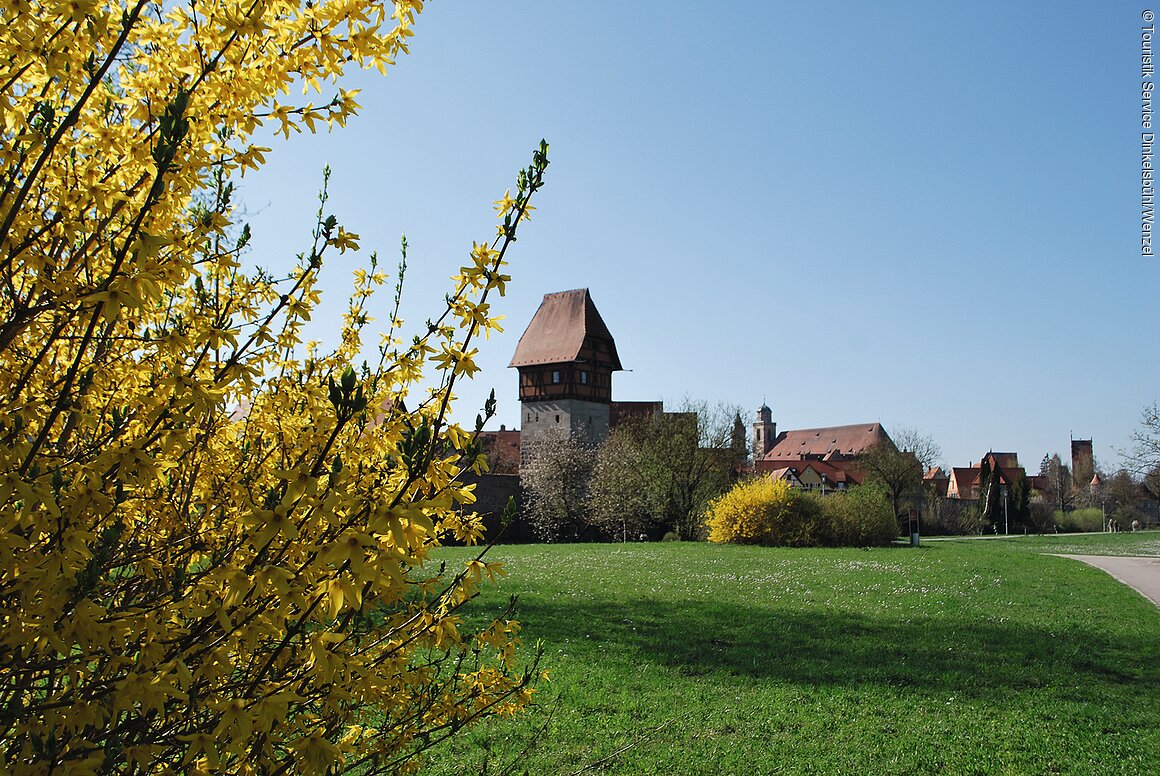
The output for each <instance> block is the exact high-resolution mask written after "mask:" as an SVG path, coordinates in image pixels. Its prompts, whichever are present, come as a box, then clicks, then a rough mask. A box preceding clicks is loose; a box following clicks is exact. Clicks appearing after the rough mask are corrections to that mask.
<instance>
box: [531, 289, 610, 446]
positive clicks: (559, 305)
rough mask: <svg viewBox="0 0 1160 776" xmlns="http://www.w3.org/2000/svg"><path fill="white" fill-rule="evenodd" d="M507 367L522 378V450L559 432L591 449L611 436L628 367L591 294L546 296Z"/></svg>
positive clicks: (564, 293) (578, 291)
mask: <svg viewBox="0 0 1160 776" xmlns="http://www.w3.org/2000/svg"><path fill="white" fill-rule="evenodd" d="M508 366H509V367H515V368H516V369H518V370H519V372H520V402H521V414H522V415H523V418H522V421H523V422H522V424H521V430H520V442H521V448H523V449H527V443H528V442H534V440H535V439H536V438H537V437H541V436H543V435H544V434H547V433H551V432H554V431H558V432H562V433H565V434H569V435H571V436H572V437H574V438H577V439H580V440H583V441H584V442H587V443H589V444H592V445H597V444H600V443H601V442H603V441H604V439H605V438H606V437H607V436H608V421H609V408H610V405H611V403H612V373H613V372H619V371H621V370H622V369H623V367H621V365H620V358H619V356H617V354H616V342H615V341H614V340H613V339H612V334H611V333H609V331H608V327H607V326H606V325H605V324H604V320H603V319H602V318H601V317H600V313H599V312H598V311H597V310H596V305H595V304H593V303H592V297H591V296H590V295H589V294H588V289H587V288H580V289H577V290H575V291H560V292H558V293H554V294H545V295H544V301H542V302H541V303H540V308H539V309H538V310H536V314H535V315H534V316H532V321H531V323H529V324H528V328H527V329H526V330H525V331H524V334H523V336H522V337H520V341H519V344H518V345H516V352H515V355H514V356H512V360H511V363H510V364H508Z"/></svg>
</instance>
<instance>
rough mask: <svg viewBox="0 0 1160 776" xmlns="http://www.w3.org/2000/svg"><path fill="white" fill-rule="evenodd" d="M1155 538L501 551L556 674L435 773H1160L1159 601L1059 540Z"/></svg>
mask: <svg viewBox="0 0 1160 776" xmlns="http://www.w3.org/2000/svg"><path fill="white" fill-rule="evenodd" d="M1155 536H1156V535H1155V534H1143V535H1137V536H1131V535H1129V534H1120V535H1119V536H1098V535H1097V536H1093V537H1083V538H1074V537H1060V538H1044V539H1037V538H1033V539H1023V538H1019V539H1011V540H988V541H975V542H971V541H952V542H938V543H930V544H928V545H924V546H923V547H921V548H918V549H911V548H901V547H899V548H890V549H882V550H792V549H765V548H750V547H718V546H710V545H705V544H637V545H632V544H630V545H626V546H621V545H572V546H528V547H503V548H497V549H496V550H495V551H494V557H493V559H502V560H505V561H507V564H508V568H509V571H510V577H509V578H508V580H506V581H505V582H504V584H503V585H502V587H501V589H500V590H499V591H498V592H496V593H493V594H489V595H488V596H487V597H486V599H485V600H483V601H480V602H479V603H480V605H481V607H483V606H486V605H489V604H490V605H496V604H497V603H498V602H499V601H500V600H506V596H508V595H510V594H512V593H516V594H518V595H519V596H520V614H519V617H520V620H521V621H522V622H523V623H524V625H525V630H524V636H525V638H526V640H527V641H528V642H535V641H536V640H541V641H542V643H543V646H544V650H545V663H546V665H547V666H548V668H549V669H550V670H551V672H552V677H553V680H552V682H551V684H550V685H547V686H545V687H543V692H542V694H541V696H540V697H541V706H540V707H539V708H538V709H535V710H533V711H532V712H530V713H528V714H525V715H523V716H521V717H520V718H518V719H517V720H514V721H510V722H503V723H500V724H497V725H494V726H486V727H481V728H478V729H476V730H473V731H471V732H470V733H468V734H467V735H465V736H463V737H461V738H460V739H458V740H457V741H455V742H453V743H452V744H451V745H450V746H448V747H446V748H445V749H443V750H442V751H441V752H440V753H439V754H438V755H437V756H436V758H435V760H434V761H433V762H432V763H431V764H430V766H429V767H428V768H427V769H426V770H425V772H426V773H430V774H449V773H479V772H480V771H481V760H482V759H484V758H485V757H486V758H488V760H489V762H490V764H491V768H490V770H489V772H495V773H501V772H511V768H510V765H509V761H510V760H512V759H513V758H515V757H517V755H519V754H520V750H521V749H522V747H524V746H525V745H526V744H527V743H528V742H529V741H530V740H533V739H534V740H535V742H536V745H535V747H534V748H533V749H532V750H531V752H530V753H529V754H527V755H526V756H520V757H519V758H518V762H519V772H523V769H524V768H526V769H527V771H528V772H530V773H533V774H554V773H573V772H577V771H578V770H579V769H581V768H582V767H583V766H585V765H589V764H592V763H600V764H599V765H597V766H596V767H593V768H591V769H588V770H585V771H584V772H585V773H683V774H688V773H851V774H854V773H866V772H872V773H898V772H925V773H933V772H939V771H950V772H955V773H1061V772H1062V773H1070V772H1083V773H1125V774H1136V773H1155V772H1160V725H1158V723H1160V719H1158V718H1157V717H1158V715H1160V610H1158V609H1157V608H1156V607H1155V606H1153V605H1152V604H1151V603H1149V602H1148V601H1146V600H1144V599H1143V598H1141V597H1140V596H1139V595H1137V594H1136V593H1135V592H1133V591H1131V590H1129V589H1126V588H1124V587H1123V586H1122V585H1120V584H1119V583H1117V582H1115V581H1114V580H1112V579H1111V578H1110V577H1108V576H1107V575H1105V574H1104V573H1103V572H1100V571H1098V570H1096V569H1093V568H1090V567H1088V566H1086V565H1084V564H1081V563H1078V562H1075V561H1069V560H1066V559H1062V558H1056V557H1051V556H1049V555H1045V554H1042V553H1044V552H1084V553H1091V554H1099V553H1107V554H1113V553H1115V554H1137V553H1138V554H1153V555H1160V541H1157V540H1156V539H1155V538H1153V537H1155ZM463 554H464V553H463V552H462V551H459V550H454V551H451V550H449V551H447V555H448V556H451V557H456V558H458V557H460V556H462V555H463ZM625 747H628V748H627V749H624V748H625ZM621 749H624V751H622V752H620V753H619V754H614V753H616V752H618V751H619V750H621Z"/></svg>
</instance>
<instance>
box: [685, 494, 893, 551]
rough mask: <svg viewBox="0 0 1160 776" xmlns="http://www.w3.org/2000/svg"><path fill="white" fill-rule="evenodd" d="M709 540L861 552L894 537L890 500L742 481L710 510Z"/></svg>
mask: <svg viewBox="0 0 1160 776" xmlns="http://www.w3.org/2000/svg"><path fill="white" fill-rule="evenodd" d="M706 525H707V528H708V530H709V541H711V542H718V543H734V544H765V545H785V546H792V547H806V546H834V547H865V546H870V545H886V544H889V543H890V542H891V541H893V539H894V538H895V537H896V536H897V535H898V524H897V522H896V520H895V519H894V510H893V509H892V508H891V506H890V500H889V499H888V498H887V497H886V495H885V494H884V493H883V492H882V491H881V490H880V489H878V488H874V487H862V486H860V487H855V488H851V489H850V490H849V491H846V492H842V493H831V494H828V495H824V496H823V495H821V494H819V493H816V492H811V491H801V490H795V489H793V488H791V487H790V486H789V483H788V482H786V481H785V480H776V481H775V480H773V479H771V478H769V477H758V478H754V479H751V480H747V481H745V482H740V483H738V484H737V485H736V486H734V487H733V489H732V490H730V491H729V492H728V493H725V494H724V495H723V496H721V497H720V498H718V499H716V500H715V501H713V502H712V503H711V504H710V505H709V510H708V512H707V513H706Z"/></svg>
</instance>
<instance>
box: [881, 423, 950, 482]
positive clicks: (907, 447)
mask: <svg viewBox="0 0 1160 776" xmlns="http://www.w3.org/2000/svg"><path fill="white" fill-rule="evenodd" d="M890 438H891V439H892V440H893V441H894V446H895V447H896V448H898V450H899V451H901V452H904V453H910V454H911V455H913V456H914V457H915V459H916V460H917V461H918V463H919V464H920V465H921V466H922V470H923V471H924V472H926V471H928V470H930V469H932V468H934V467H935V466H939V465H940V464H941V463H942V448H941V447H940V446H939V444H938V442H936V441H934V438H933V437H931V436H929V435H927V434H924V433H922V432H921V431H919V430H918V429H916V428H911V427H909V426H900V427H898V428H896V429H895V430H894V433H893V434H891V435H890Z"/></svg>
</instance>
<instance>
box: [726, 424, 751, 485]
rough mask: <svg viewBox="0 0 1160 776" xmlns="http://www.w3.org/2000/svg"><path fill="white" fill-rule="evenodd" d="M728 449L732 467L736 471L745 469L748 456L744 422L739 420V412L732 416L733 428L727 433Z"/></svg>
mask: <svg viewBox="0 0 1160 776" xmlns="http://www.w3.org/2000/svg"><path fill="white" fill-rule="evenodd" d="M729 451H730V453H731V454H732V457H733V468H734V470H736V471H739V472H740V471H744V470H745V459H746V458H748V457H749V455H748V453H747V452H746V444H745V423H744V422H743V421H742V420H741V413H737V415H736V416H734V418H733V430H732V431H731V432H730V433H729Z"/></svg>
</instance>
